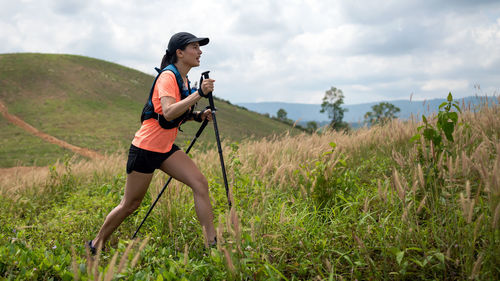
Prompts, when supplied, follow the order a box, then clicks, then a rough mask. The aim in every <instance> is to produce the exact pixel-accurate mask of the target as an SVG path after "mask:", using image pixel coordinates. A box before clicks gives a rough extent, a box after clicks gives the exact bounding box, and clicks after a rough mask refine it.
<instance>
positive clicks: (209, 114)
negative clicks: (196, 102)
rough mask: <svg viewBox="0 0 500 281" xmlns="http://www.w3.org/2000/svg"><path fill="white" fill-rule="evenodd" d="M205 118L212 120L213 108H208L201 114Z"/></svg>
mask: <svg viewBox="0 0 500 281" xmlns="http://www.w3.org/2000/svg"><path fill="white" fill-rule="evenodd" d="M205 119H207V120H208V121H212V110H211V109H207V110H205V111H203V113H202V114H201V120H203V121H205Z"/></svg>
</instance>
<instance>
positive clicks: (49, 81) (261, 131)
mask: <svg viewBox="0 0 500 281" xmlns="http://www.w3.org/2000/svg"><path fill="white" fill-rule="evenodd" d="M153 79H154V77H152V76H150V75H147V74H144V73H142V72H139V71H136V70H133V69H130V68H127V67H123V66H120V65H117V64H114V63H109V62H105V61H102V60H97V59H92V58H88V57H82V56H74V55H53V54H1V55H0V100H1V101H3V103H4V104H5V105H6V106H7V107H8V110H9V113H10V114H14V115H16V116H18V117H19V118H21V119H23V120H24V121H25V122H27V123H29V124H30V125H32V126H33V127H35V128H37V129H39V130H41V131H42V132H44V133H47V134H49V135H53V136H55V137H57V138H59V139H62V140H64V141H66V142H68V143H70V144H73V145H76V146H80V147H84V148H89V149H93V150H97V151H100V152H101V153H104V152H115V151H120V150H124V149H127V148H128V146H129V145H130V141H131V140H132V138H133V135H134V133H135V132H136V130H137V129H138V128H139V126H140V121H139V118H140V112H141V110H142V106H143V105H144V102H145V100H146V98H147V95H148V94H149V89H150V87H151V83H152V82H153ZM199 107H200V108H201V107H203V108H204V107H205V105H203V104H201V103H200V105H199ZM216 107H217V108H218V110H219V113H218V117H217V121H218V125H219V129H220V133H221V137H222V138H223V139H226V140H228V141H241V140H243V139H246V138H250V137H255V138H261V137H266V136H270V135H272V134H281V133H283V132H286V131H287V130H290V129H291V128H290V126H287V125H286V124H283V123H281V122H277V121H275V120H272V119H269V118H266V117H264V116H262V115H259V114H255V113H252V112H249V111H246V110H242V109H240V108H238V107H235V106H232V105H230V104H228V103H226V102H223V101H220V100H216ZM198 127H199V124H198V123H194V122H189V123H188V124H186V125H184V126H183V127H182V128H183V130H184V133H180V134H179V137H178V141H177V143H178V144H180V145H183V144H184V143H185V142H186V141H188V140H190V139H191V138H192V137H193V136H194V133H195V132H196V130H197V129H198ZM211 128H212V127H209V128H208V129H206V130H205V132H204V135H203V136H202V138H201V139H200V142H205V143H206V144H209V145H212V146H213V145H215V136H214V134H213V129H211ZM13 131H15V132H13ZM296 132H297V130H296V129H292V134H293V133H296ZM16 136H17V137H16ZM0 138H1V139H2V142H3V144H4V147H5V148H2V154H1V158H0V167H8V166H11V165H13V164H14V163H17V164H19V165H32V164H35V160H34V159H36V164H38V165H45V164H47V163H50V162H51V161H54V160H56V159H57V158H61V157H64V154H68V155H72V153H71V151H65V152H64V153H63V151H61V150H60V149H58V148H55V147H53V146H52V145H50V144H46V143H43V142H42V141H37V140H36V139H33V137H32V136H31V135H29V134H27V133H24V132H23V131H20V130H17V129H15V128H11V126H10V125H8V123H7V122H6V120H2V121H1V122H0ZM19 139H23V141H22V142H21V143H20V142H19ZM24 139H26V140H24ZM6 147H10V148H12V147H16V149H7V148H6Z"/></svg>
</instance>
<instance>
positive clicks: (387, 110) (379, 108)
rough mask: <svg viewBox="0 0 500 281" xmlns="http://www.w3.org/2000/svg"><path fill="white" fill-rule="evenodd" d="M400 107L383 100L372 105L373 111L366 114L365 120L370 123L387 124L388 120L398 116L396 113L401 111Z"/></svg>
mask: <svg viewBox="0 0 500 281" xmlns="http://www.w3.org/2000/svg"><path fill="white" fill-rule="evenodd" d="M400 111H401V110H400V109H399V107H397V106H395V105H393V104H392V103H388V102H381V103H379V104H376V105H374V106H372V111H369V112H367V113H366V114H365V122H367V123H369V124H370V125H375V124H385V123H386V122H387V121H389V120H391V119H394V118H396V113H398V112H400Z"/></svg>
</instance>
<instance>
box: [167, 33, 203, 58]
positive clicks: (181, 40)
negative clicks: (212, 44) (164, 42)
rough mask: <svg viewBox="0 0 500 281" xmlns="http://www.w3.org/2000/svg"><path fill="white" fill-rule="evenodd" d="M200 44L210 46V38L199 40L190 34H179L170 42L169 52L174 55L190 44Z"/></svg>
mask: <svg viewBox="0 0 500 281" xmlns="http://www.w3.org/2000/svg"><path fill="white" fill-rule="evenodd" d="M193 42H199V43H200V46H204V45H206V44H208V42H209V39H208V38H198V37H196V36H194V35H193V34H191V33H188V32H179V33H176V34H174V35H173V36H172V37H171V38H170V41H169V42H168V50H167V52H169V53H172V54H173V53H174V52H175V51H176V50H177V49H182V48H183V47H184V46H186V45H187V44H189V43H193Z"/></svg>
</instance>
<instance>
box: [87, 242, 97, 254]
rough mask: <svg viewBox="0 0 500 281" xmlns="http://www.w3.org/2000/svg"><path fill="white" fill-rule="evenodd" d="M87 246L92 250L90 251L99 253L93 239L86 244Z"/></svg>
mask: <svg viewBox="0 0 500 281" xmlns="http://www.w3.org/2000/svg"><path fill="white" fill-rule="evenodd" d="M85 247H88V248H89V250H90V253H91V254H92V255H93V256H95V254H97V249H96V247H94V246H93V245H92V240H90V241H89V242H88V243H87V244H85Z"/></svg>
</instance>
